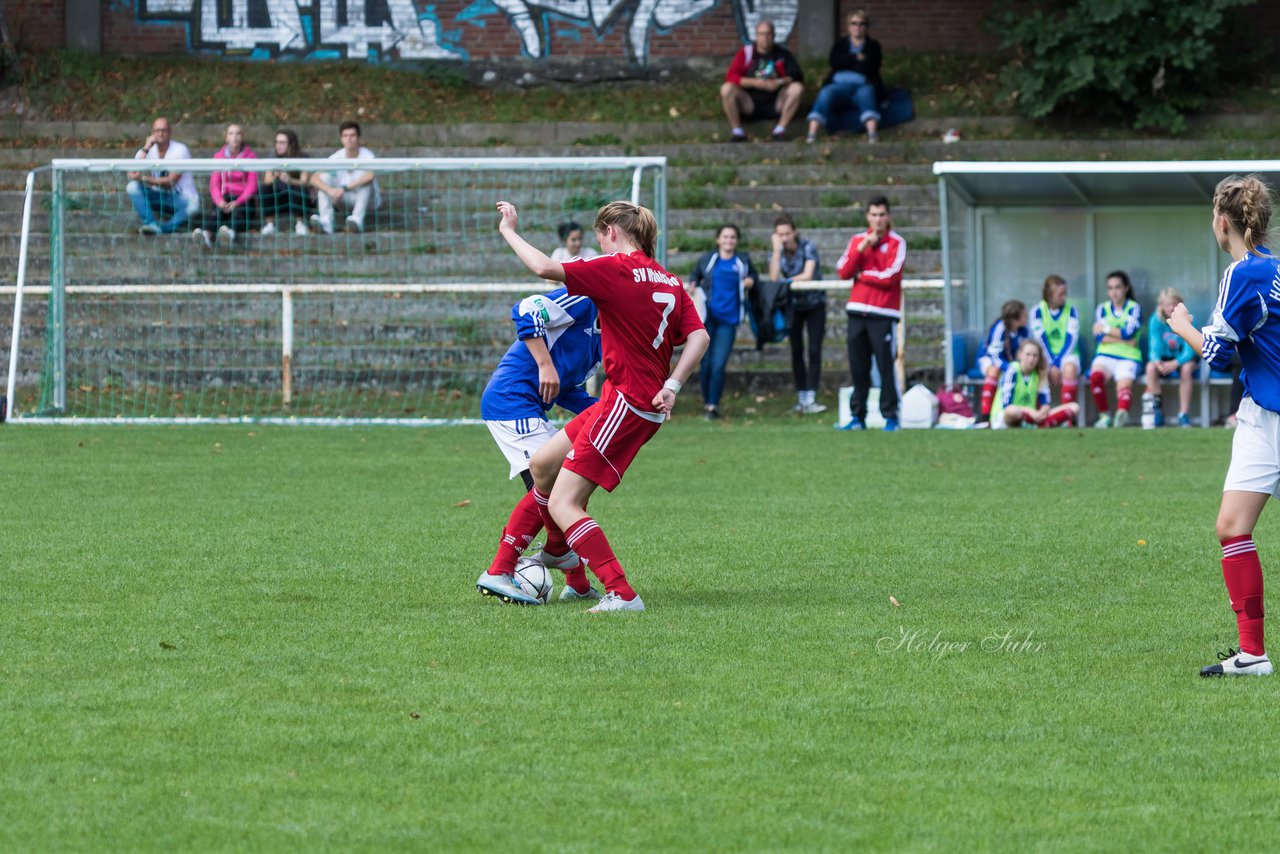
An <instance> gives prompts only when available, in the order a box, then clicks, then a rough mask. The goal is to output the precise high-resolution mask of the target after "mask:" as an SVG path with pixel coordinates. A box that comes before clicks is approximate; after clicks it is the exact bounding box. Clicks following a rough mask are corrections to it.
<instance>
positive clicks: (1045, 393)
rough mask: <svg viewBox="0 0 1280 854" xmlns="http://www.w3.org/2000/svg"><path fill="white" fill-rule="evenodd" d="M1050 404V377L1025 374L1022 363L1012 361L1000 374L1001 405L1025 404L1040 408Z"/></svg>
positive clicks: (1004, 407)
mask: <svg viewBox="0 0 1280 854" xmlns="http://www.w3.org/2000/svg"><path fill="white" fill-rule="evenodd" d="M1048 405H1049V377H1048V376H1047V375H1046V376H1041V375H1040V374H1039V373H1031V374H1023V373H1022V365H1021V364H1019V363H1018V362H1011V363H1010V364H1009V367H1007V368H1005V370H1004V373H1003V374H1002V375H1001V376H1000V407H1001V408H1002V409H1008V408H1009V407H1010V406H1025V407H1026V408H1028V409H1039V408H1040V407H1042V406H1048Z"/></svg>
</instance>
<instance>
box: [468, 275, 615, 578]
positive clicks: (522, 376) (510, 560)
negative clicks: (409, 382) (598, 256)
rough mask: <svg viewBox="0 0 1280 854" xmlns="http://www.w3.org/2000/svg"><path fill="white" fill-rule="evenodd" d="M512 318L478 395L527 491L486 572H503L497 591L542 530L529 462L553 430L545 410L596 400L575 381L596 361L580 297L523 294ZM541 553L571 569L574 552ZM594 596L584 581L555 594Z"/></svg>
mask: <svg viewBox="0 0 1280 854" xmlns="http://www.w3.org/2000/svg"><path fill="white" fill-rule="evenodd" d="M511 319H512V320H514V321H515V324H516V338H517V340H516V342H515V343H514V344H512V345H511V347H510V349H508V350H507V352H506V354H505V355H504V356H503V357H502V360H501V361H500V362H498V367H497V368H496V369H495V370H494V372H493V376H492V377H490V378H489V384H488V385H486V386H485V389H484V394H483V395H482V396H481V397H480V417H482V418H483V419H484V423H485V426H486V427H488V428H489V432H490V433H492V434H493V440H494V441H495V442H497V443H498V448H499V450H501V451H502V453H503V456H505V457H506V458H507V462H508V463H510V464H511V475H510V476H511V477H512V478H515V477H517V476H519V477H520V478H521V480H523V481H524V486H525V490H526V492H525V494H524V497H522V498H521V499H520V501H519V502H518V503H517V504H516V506H515V509H514V510H512V511H511V516H510V518H509V519H508V520H507V524H506V526H505V527H504V528H503V529H502V538H501V539H500V540H499V541H498V551H497V553H496V554H495V555H494V556H493V563H491V564H490V565H489V569H488V571H487V572H486V575H489V576H505V579H504V580H503V581H504V582H505V583H503V584H502V586H503V587H504V591H505V585H506V584H509V583H511V574H512V573H513V572H514V571H515V567H516V561H518V560H519V559H520V555H521V554H522V553H523V552H524V550H525V549H526V548H528V547H529V544H530V543H531V542H533V538H534V537H536V536H537V535H538V532H539V531H541V530H542V515H541V514H540V513H539V512H538V505H537V504H535V503H534V500H533V494H532V489H533V475H532V474H530V473H529V460H531V459H532V458H533V454H534V452H536V451H537V450H538V449H539V448H541V447H542V446H543V445H545V444H546V443H547V440H549V439H550V438H551V437H552V436H554V435H555V433H556V428H555V427H554V426H553V425H552V424H551V422H550V421H548V420H547V412H548V411H549V410H550V409H551V407H552V406H559V407H560V408H561V409H566V410H568V411H569V412H572V413H573V414H575V415H577V414H578V413H580V412H582V411H583V410H584V409H586V408H587V407H589V406H590V405H591V404H593V403H595V402H596V399H595V398H594V397H592V396H591V395H590V394H588V393H587V391H586V389H584V388H583V387H582V386H583V383H585V382H586V381H587V379H588V378H589V377H590V376H591V375H592V374H593V373H595V371H596V368H597V367H599V365H600V323H599V315H598V314H597V312H596V307H595V305H594V304H593V303H592V302H591V300H589V299H587V298H586V297H580V296H578V297H575V296H570V295H569V293H568V292H567V291H565V289H564V288H557V289H556V290H554V291H551V292H550V293H546V294H542V295H539V296H531V297H526V298H525V299H523V300H521V301H520V302H518V303H516V304H515V306H514V307H513V308H512V309H511ZM540 559H541V560H542V562H543V563H544V564H546V565H547V566H548V567H551V568H554V569H563V568H565V567H567V568H568V569H570V570H573V569H578V557H577V555H575V554H574V553H573V552H569V553H568V554H565V555H561V556H559V557H550V556H547V555H546V554H545V553H544V554H543V555H541V556H540ZM578 572H579V573H581V570H580V569H578ZM476 586H477V587H479V588H480V590H481V592H492V591H490V589H489V587H488V586H487V579H486V578H485V576H481V577H480V580H479V581H478V582H477V584H476ZM579 587H581V585H579ZM599 598H600V594H599V592H597V591H596V590H595V588H593V587H591V586H590V585H589V584H588V585H587V586H586V588H585V589H583V590H575V589H574V587H573V586H571V585H569V586H566V587H565V588H564V590H563V591H562V592H561V593H560V599H561V600H562V601H568V600H571V599H599Z"/></svg>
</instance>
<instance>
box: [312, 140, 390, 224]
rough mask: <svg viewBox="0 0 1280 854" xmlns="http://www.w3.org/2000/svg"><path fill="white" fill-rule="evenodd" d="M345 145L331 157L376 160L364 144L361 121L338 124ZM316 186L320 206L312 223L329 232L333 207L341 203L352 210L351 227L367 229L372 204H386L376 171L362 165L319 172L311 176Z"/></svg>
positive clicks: (317, 200) (330, 157) (349, 219)
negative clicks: (368, 169) (366, 223)
mask: <svg viewBox="0 0 1280 854" xmlns="http://www.w3.org/2000/svg"><path fill="white" fill-rule="evenodd" d="M338 135H339V138H340V139H341V140H342V148H340V149H338V150H337V151H335V152H334V153H333V154H330V155H329V159H330V160H373V159H375V157H374V153H373V152H372V151H370V150H369V149H367V148H365V147H364V144H363V140H361V138H360V125H359V124H357V123H356V122H350V121H348V122H343V123H342V124H341V125H339V126H338ZM311 183H312V185H313V186H314V187H315V188H316V202H317V206H318V207H319V209H320V212H319V213H318V214H314V215H312V217H311V224H312V225H313V226H315V227H316V228H318V229H320V230H321V231H323V232H324V233H325V234H333V211H334V208H335V207H337V206H339V205H341V207H342V209H343V210H349V211H351V213H350V214H349V215H348V216H347V222H346V227H347V231H350V232H354V233H357V234H358V233H360V232H362V231H364V220H365V216H366V214H367V213H368V212H369V208H370V207H372V208H373V209H374V210H377V209H378V208H380V207H382V192H381V191H380V190H379V189H378V181H377V179H376V178H374V176H373V173H372V172H369V171H366V170H362V169H338V170H336V171H334V172H317V173H316V174H315V175H314V176H313V177H312V179H311Z"/></svg>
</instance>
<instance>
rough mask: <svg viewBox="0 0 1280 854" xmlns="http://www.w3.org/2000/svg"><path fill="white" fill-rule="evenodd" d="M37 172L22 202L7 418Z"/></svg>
mask: <svg viewBox="0 0 1280 854" xmlns="http://www.w3.org/2000/svg"><path fill="white" fill-rule="evenodd" d="M35 187H36V173H35V172H34V171H32V172H28V173H27V195H26V199H25V200H24V201H23V203H22V243H21V244H19V249H18V281H17V290H16V291H15V292H14V300H13V335H12V340H11V341H10V342H9V382H8V387H7V389H6V391H7V396H6V397H5V407H6V409H7V411H6V412H5V418H6V419H9V418H13V408H14V387H15V386H16V384H17V379H18V335H19V333H20V332H21V329H22V327H21V323H22V288H23V286H24V285H25V284H26V281H27V241H28V239H29V238H30V236H31V199H32V197H33V196H34V195H35Z"/></svg>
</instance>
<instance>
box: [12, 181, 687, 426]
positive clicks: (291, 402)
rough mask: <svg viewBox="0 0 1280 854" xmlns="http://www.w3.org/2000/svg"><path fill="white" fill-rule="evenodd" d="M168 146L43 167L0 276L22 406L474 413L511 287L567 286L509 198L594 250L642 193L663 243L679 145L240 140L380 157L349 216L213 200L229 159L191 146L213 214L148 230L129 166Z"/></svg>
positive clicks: (73, 410) (91, 413)
mask: <svg viewBox="0 0 1280 854" xmlns="http://www.w3.org/2000/svg"><path fill="white" fill-rule="evenodd" d="M155 165H156V164H155V163H154V162H146V163H143V162H140V161H136V160H56V161H54V162H53V164H52V165H51V167H43V168H42V169H41V170H36V172H33V173H32V174H31V175H30V176H28V180H27V185H26V194H25V198H24V217H23V222H24V225H23V233H22V237H21V244H20V252H19V259H18V267H17V271H16V276H15V279H16V282H15V284H14V285H13V286H6V287H0V306H3V305H4V302H5V301H6V300H7V299H12V300H13V327H12V331H11V335H10V341H9V342H8V343H9V360H8V362H9V365H8V367H9V371H8V375H7V378H6V387H7V392H8V393H7V401H8V403H7V406H8V408H9V415H10V417H11V419H12V420H13V421H14V422H16V423H50V422H58V423H64V422H73V423H99V422H110V423H137V422H148V423H156V422H162V421H163V422H172V423H200V422H208V421H215V422H216V421H226V420H244V421H252V422H262V421H275V420H282V421H287V422H289V423H403V424H439V423H457V422H460V421H469V420H476V419H478V418H479V406H478V397H479V394H480V391H481V390H482V389H483V387H484V383H485V382H486V381H487V379H488V376H489V373H490V372H491V371H492V369H493V367H494V366H495V365H496V363H497V361H498V359H499V358H500V357H501V355H502V353H503V352H504V351H505V350H506V348H507V347H508V346H509V345H510V343H511V341H512V340H513V327H512V324H511V319H510V309H511V305H512V304H513V303H514V302H516V301H517V300H518V299H520V298H521V297H523V296H527V295H529V294H532V293H538V292H544V291H546V290H550V289H551V288H553V287H556V285H555V284H554V283H548V282H544V281H541V280H539V279H536V278H535V277H533V276H532V275H530V274H529V273H528V272H527V270H525V268H524V267H523V265H522V264H521V263H520V262H519V260H518V259H517V258H516V257H515V255H514V253H512V252H511V251H510V249H509V248H508V247H507V245H506V242H505V241H504V240H503V239H502V238H501V236H500V235H499V234H498V232H497V223H498V214H497V211H496V206H495V203H496V202H497V201H498V200H500V199H501V200H508V201H511V202H513V203H515V204H516V206H517V208H518V210H519V214H520V224H519V228H520V233H521V235H522V236H523V237H525V239H527V240H529V242H530V243H532V244H533V245H535V246H538V247H539V248H541V249H543V250H544V251H546V252H548V253H550V252H551V250H552V249H553V248H554V247H555V246H557V245H558V244H559V236H558V234H557V228H558V227H559V226H560V225H562V224H563V223H566V222H570V221H572V222H577V223H578V224H579V225H581V226H582V228H583V231H584V233H585V237H586V240H585V241H584V245H586V246H590V247H593V248H597V249H598V247H594V237H593V235H592V232H591V224H592V222H593V221H594V215H595V210H596V209H597V208H598V207H600V206H601V205H603V204H605V203H607V202H609V201H613V200H617V199H628V200H631V201H633V202H635V203H638V204H643V205H645V206H647V207H650V208H651V209H652V210H653V211H654V214H655V216H656V217H657V218H658V223H659V246H658V255H659V260H663V258H664V256H665V246H666V241H665V238H666V227H665V225H666V222H665V221H666V159H665V158H657V157H609V158H466V159H462V158H380V159H375V160H359V161H347V160H328V159H324V160H317V159H298V160H280V159H265V158H264V159H257V160H253V159H250V160H237V161H235V168H236V169H242V170H244V171H246V172H252V173H253V174H254V175H255V176H256V177H258V178H261V177H262V176H263V175H264V173H266V172H267V171H275V172H281V171H284V172H290V173H294V174H297V173H317V172H333V171H334V170H338V169H354V170H359V171H368V172H371V173H372V174H373V176H374V178H375V180H376V183H377V185H378V188H377V189H378V195H379V196H380V199H381V205H380V206H379V207H377V208H373V207H371V208H370V210H369V211H368V213H367V214H366V217H365V221H364V223H362V224H361V227H360V228H357V227H355V226H354V225H353V226H352V227H351V228H350V230H348V229H345V228H343V225H344V222H343V220H344V216H345V213H346V212H344V211H343V209H342V206H341V205H338V206H336V215H335V216H334V218H333V224H334V226H335V228H334V230H333V233H324V231H322V230H321V229H317V228H315V227H314V225H313V222H312V220H311V216H312V214H313V213H318V211H316V210H315V209H311V208H309V209H307V210H305V211H302V212H301V213H299V212H298V211H296V210H294V209H289V210H287V211H282V210H279V209H277V210H274V211H271V212H270V213H269V212H268V211H267V210H264V209H262V208H261V207H258V208H257V209H255V210H253V211H251V213H250V214H249V216H248V220H247V221H246V220H244V219H240V220H237V221H236V222H234V224H232V223H231V222H230V220H229V218H225V217H224V218H223V220H222V221H219V220H218V218H217V214H216V212H214V211H213V204H212V202H211V200H210V197H209V193H208V185H209V180H210V176H211V175H212V174H214V173H219V172H225V171H226V170H227V168H228V161H226V160H213V159H206V160H194V159H193V160H187V161H182V168H183V170H184V171H186V172H189V173H190V174H191V175H192V176H193V177H194V178H195V181H196V183H197V186H199V187H200V188H201V189H202V192H201V195H202V197H203V214H202V215H201V216H200V217H198V218H197V217H192V218H191V219H189V220H188V221H187V222H185V223H183V224H182V227H181V228H179V229H177V230H176V231H174V232H173V233H160V234H145V233H139V226H140V225H141V224H142V221H141V220H140V219H139V214H138V213H137V212H136V211H135V203H134V202H133V201H132V199H131V197H130V195H129V194H128V192H127V189H128V184H129V181H130V177H129V173H131V172H135V171H136V170H138V169H139V166H143V167H144V171H146V167H151V168H155ZM259 183H260V186H261V185H263V184H264V182H259ZM167 213H168V210H161V211H160V213H159V214H157V216H156V218H157V221H160V222H162V223H163V222H165V221H164V220H163V218H162V217H163V216H164V215H165V214H167ZM273 213H274V214H275V216H274V217H272V216H271V214H273ZM268 221H271V222H272V223H273V226H274V229H273V230H272V229H268V231H269V232H271V233H267V234H264V233H263V226H264V225H265V224H266V223H267V222H268ZM299 222H301V224H302V225H301V226H299V225H298V223H299ZM220 224H226V225H229V226H230V225H234V230H235V235H234V240H231V239H220V238H229V237H230V235H229V234H227V233H225V232H223V233H221V234H220V233H219V229H218V225H220ZM201 227H204V228H205V229H207V234H208V237H209V240H208V241H207V242H206V240H205V235H203V234H201V233H199V232H196V231H195V230H196V229H198V228H201ZM295 229H296V230H295ZM301 231H306V232H307V233H299V232H301Z"/></svg>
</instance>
